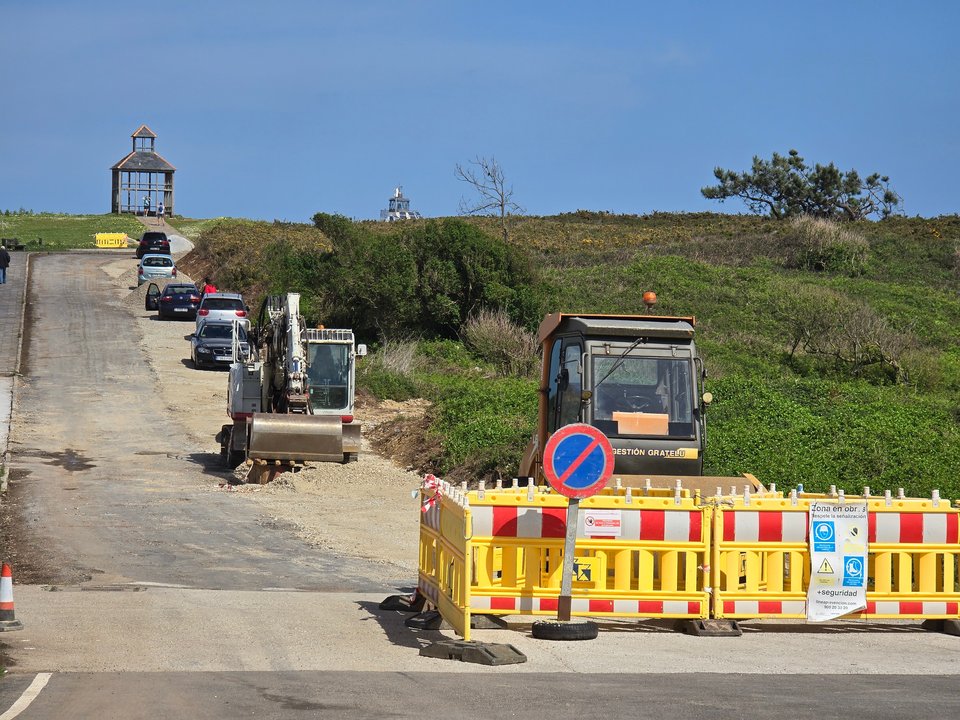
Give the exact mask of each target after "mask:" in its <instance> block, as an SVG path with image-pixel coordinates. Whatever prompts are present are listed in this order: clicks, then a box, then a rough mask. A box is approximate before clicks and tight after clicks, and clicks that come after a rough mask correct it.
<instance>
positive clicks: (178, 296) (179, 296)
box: [143, 283, 200, 320]
mask: <svg viewBox="0 0 960 720" xmlns="http://www.w3.org/2000/svg"><path fill="white" fill-rule="evenodd" d="M199 305H200V290H198V289H197V286H196V285H194V284H193V283H167V284H166V286H165V287H164V288H163V292H160V288H159V287H158V286H157V284H156V283H150V287H148V288H147V297H146V299H145V300H144V305H143V306H144V308H145V309H146V310H156V311H157V315H158V316H159V318H160V319H161V320H166V319H168V318H186V319H187V320H193V319H194V318H195V317H196V316H197V307H198V306H199Z"/></svg>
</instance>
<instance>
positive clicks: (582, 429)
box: [543, 423, 614, 498]
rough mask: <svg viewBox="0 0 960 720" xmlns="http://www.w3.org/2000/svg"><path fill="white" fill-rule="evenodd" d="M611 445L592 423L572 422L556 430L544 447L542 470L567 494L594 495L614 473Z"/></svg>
mask: <svg viewBox="0 0 960 720" xmlns="http://www.w3.org/2000/svg"><path fill="white" fill-rule="evenodd" d="M613 462H614V459H613V448H612V447H611V446H610V441H609V440H608V439H607V436H606V435H604V434H603V433H602V432H600V431H599V430H597V428H595V427H593V426H592V425H587V424H585V423H575V424H573V425H564V426H563V427H562V428H560V429H559V430H557V431H556V432H555V433H554V434H553V435H551V436H550V439H549V440H547V444H546V446H545V447H544V449H543V474H544V476H545V477H546V478H547V482H549V483H550V486H551V487H552V488H553V489H554V490H556V491H557V492H558V493H560V494H561V495H565V496H567V497H568V498H585V497H590V496H591V495H596V494H597V493H598V492H600V490H601V489H603V487H604V486H605V485H606V484H607V480H609V479H610V476H611V475H612V474H613Z"/></svg>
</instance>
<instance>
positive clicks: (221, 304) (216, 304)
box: [197, 292, 250, 331]
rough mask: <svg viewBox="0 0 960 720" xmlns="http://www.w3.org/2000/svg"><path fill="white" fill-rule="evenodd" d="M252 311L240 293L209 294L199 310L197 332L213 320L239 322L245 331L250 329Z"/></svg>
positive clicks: (204, 297)
mask: <svg viewBox="0 0 960 720" xmlns="http://www.w3.org/2000/svg"><path fill="white" fill-rule="evenodd" d="M249 315H250V310H249V308H248V307H247V306H246V304H244V302H243V296H242V295H240V294H238V293H222V292H217V293H207V294H206V295H204V296H203V297H202V298H201V299H200V307H199V308H197V330H198V331H199V330H200V326H201V325H202V324H203V323H206V322H209V321H211V320H224V321H227V322H232V321H233V320H239V321H240V324H241V325H243V327H244V328H245V329H248V330H249V329H250V316H249Z"/></svg>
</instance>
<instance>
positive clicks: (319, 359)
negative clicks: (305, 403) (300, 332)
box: [307, 343, 350, 412]
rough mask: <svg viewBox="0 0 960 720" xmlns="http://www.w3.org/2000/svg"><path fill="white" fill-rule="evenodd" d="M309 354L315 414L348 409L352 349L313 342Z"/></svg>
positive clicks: (309, 375) (309, 372) (309, 379)
mask: <svg viewBox="0 0 960 720" xmlns="http://www.w3.org/2000/svg"><path fill="white" fill-rule="evenodd" d="M307 355H308V357H307V380H308V381H309V388H310V405H311V407H312V408H313V411H314V412H318V411H322V410H341V409H344V408H346V407H347V405H348V399H349V396H350V393H349V390H350V386H349V383H350V373H349V367H350V357H349V348H348V347H347V346H346V345H325V344H320V343H311V344H310V345H308V348H307Z"/></svg>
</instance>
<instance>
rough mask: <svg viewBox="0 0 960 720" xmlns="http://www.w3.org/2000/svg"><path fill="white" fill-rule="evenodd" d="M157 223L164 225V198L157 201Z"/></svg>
mask: <svg viewBox="0 0 960 720" xmlns="http://www.w3.org/2000/svg"><path fill="white" fill-rule="evenodd" d="M157 225H163V200H161V201H160V202H158V203H157Z"/></svg>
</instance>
